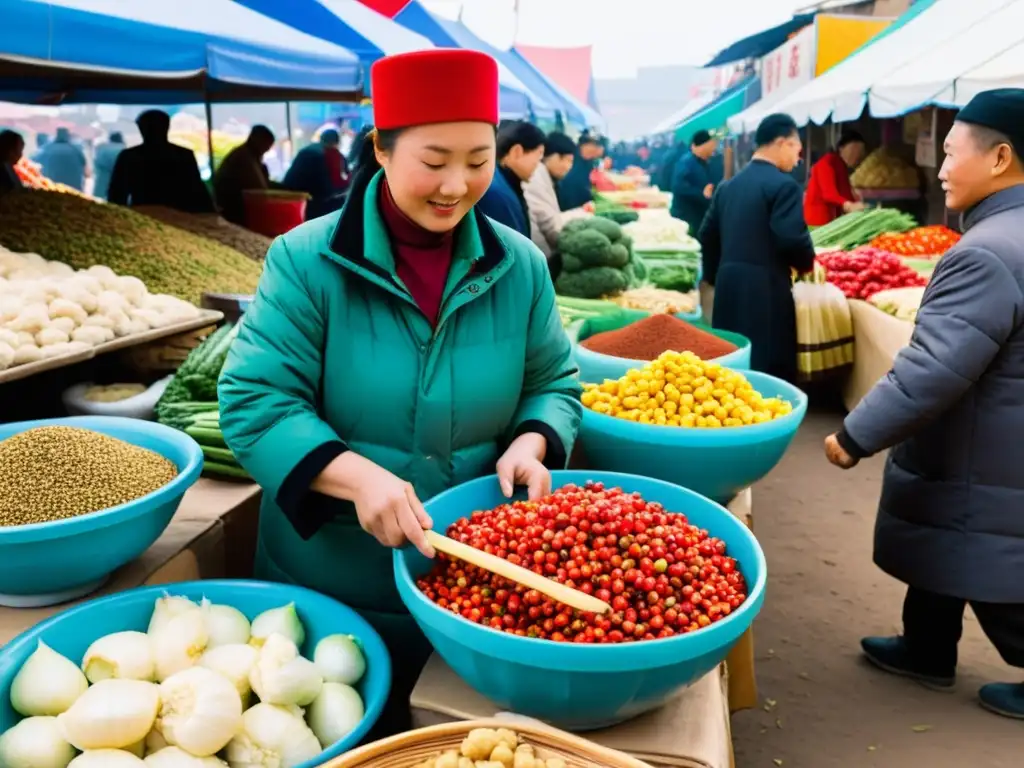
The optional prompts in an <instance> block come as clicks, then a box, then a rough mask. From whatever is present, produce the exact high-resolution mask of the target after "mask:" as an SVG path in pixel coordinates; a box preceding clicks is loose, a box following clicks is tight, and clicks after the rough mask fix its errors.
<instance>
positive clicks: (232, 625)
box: [200, 598, 250, 648]
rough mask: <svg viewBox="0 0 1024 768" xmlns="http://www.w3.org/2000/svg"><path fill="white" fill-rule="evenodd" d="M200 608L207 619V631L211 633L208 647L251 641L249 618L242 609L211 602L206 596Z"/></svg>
mask: <svg viewBox="0 0 1024 768" xmlns="http://www.w3.org/2000/svg"><path fill="white" fill-rule="evenodd" d="M200 608H201V609H202V611H203V617H204V618H205V619H206V632H207V634H208V635H209V641H208V642H207V644H206V647H207V648H216V647H218V646H221V645H233V644H235V643H248V642H249V635H250V631H249V620H248V619H247V618H245V614H244V613H242V612H241V611H240V610H238V609H237V608H233V607H232V606H230V605H217V604H216V603H211V602H210V601H209V600H206V599H205V598H204V599H203V601H202V603H201V604H200Z"/></svg>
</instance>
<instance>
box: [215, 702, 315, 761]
mask: <svg viewBox="0 0 1024 768" xmlns="http://www.w3.org/2000/svg"><path fill="white" fill-rule="evenodd" d="M242 722H243V730H242V732H241V733H240V734H238V735H237V736H235V738H233V739H232V740H231V742H230V743H229V744H228V748H227V752H226V753H225V755H226V757H227V759H228V763H229V764H231V765H238V766H244V767H245V768H294V766H296V765H301V764H302V763H304V762H306V761H307V760H312V759H313V758H315V757H317V755H319V754H320V752H321V751H322V750H321V748H320V742H319V741H317V739H316V736H315V735H314V734H313V731H311V730H310V729H309V726H307V725H306V724H305V723H304V722H303V721H302V718H301V717H296V716H295V715H294V714H292V713H291V712H289V711H288V710H287V709H285V708H284V707H276V706H274V705H273V704H257V705H256V706H255V707H253V708H252V709H249V710H247V711H246V712H245V714H244V715H242Z"/></svg>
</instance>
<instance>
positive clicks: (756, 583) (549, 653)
mask: <svg viewBox="0 0 1024 768" xmlns="http://www.w3.org/2000/svg"><path fill="white" fill-rule="evenodd" d="M551 474H552V479H551V482H552V486H553V487H555V488H558V487H561V486H563V485H566V484H568V483H576V484H578V485H582V484H584V483H586V482H587V481H588V480H594V481H599V482H603V483H605V485H606V486H609V487H613V486H619V487H621V488H623V489H624V490H626V491H629V492H632V491H639V492H640V494H641V495H643V497H644V498H645V499H647V500H648V501H657V502H660V503H662V504H664V505H665V508H666V509H668V510H670V511H673V512H683V513H685V514H686V516H687V517H688V518H689V520H690V522H692V523H693V524H694V525H699V526H700V527H701V528H706V529H707V530H708V531H710V532H711V534H712V535H714V536H719V537H721V538H722V539H723V540H724V541H725V542H726V544H727V546H728V552H729V554H730V555H731V556H733V557H735V558H736V559H737V561H738V564H739V567H740V571H741V573H743V576H744V578H745V579H746V580H747V587H748V590H749V593H748V597H747V600H746V601H745V602H744V603H743V605H741V606H740V607H739V609H737V610H736V611H734V612H733V613H732V614H730V615H729V616H728V617H726V618H725V619H723V620H722V621H719V622H716V623H715V624H712V625H711V626H709V627H707V628H705V629H702V630H700V631H699V632H694V633H692V634H689V635H679V636H676V637H670V638H665V639H663V640H651V641H649V642H642V643H628V644H622V645H576V644H571V643H554V642H550V641H547V640H538V639H534V638H526V637H517V636H515V635H510V634H507V633H504V632H499V631H497V630H493V629H490V628H489V627H482V626H479V625H477V624H472V623H470V622H468V621H466V620H465V619H463V618H462V617H461V616H456V615H455V614H453V613H451V612H450V611H446V610H444V609H442V608H439V607H438V606H436V605H435V604H434V603H432V602H430V600H428V599H427V598H426V596H425V595H424V594H423V593H422V592H420V590H419V589H418V588H417V587H416V582H415V580H416V578H418V577H419V576H422V575H424V574H425V573H427V572H428V571H429V570H430V566H431V561H429V560H427V558H425V557H423V555H421V554H419V552H417V551H416V550H415V549H412V548H409V547H406V548H405V549H402V550H396V551H395V553H394V563H395V580H396V582H397V584H398V592H399V594H400V595H401V596H402V600H403V602H404V603H405V605H406V607H407V608H408V609H409V612H410V613H411V614H412V616H413V618H414V619H415V620H416V623H417V624H419V626H420V629H421V630H423V633H424V634H425V635H426V636H427V638H428V639H429V640H430V642H431V643H432V644H433V646H434V649H435V650H436V651H437V652H438V653H439V654H440V655H441V657H442V658H443V659H444V660H445V662H446V663H447V664H448V666H450V667H451V668H452V669H453V670H454V671H455V673H456V674H458V675H459V677H461V678H462V679H463V680H465V681H466V682H467V683H468V684H469V685H470V686H472V687H473V688H474V689H476V690H477V691H478V692H480V693H481V694H483V695H484V696H486V697H487V698H489V699H490V700H491V701H493V702H495V703H496V704H498V705H499V706H500V707H502V708H504V709H506V710H509V711H511V712H515V713H517V714H521V715H527V716H530V717H535V718H538V719H540V720H544V721H546V722H548V723H551V724H553V725H556V726H558V727H560V728H564V729H567V730H572V731H586V730H593V729H596V728H605V727H607V726H611V725H615V724H616V723H620V722H622V721H624V720H628V719H629V718H631V717H635V716H637V715H639V714H642V713H643V712H647V711H649V710H652V709H656V708H657V707H660V706H661V705H662V704H664V703H665V702H666V701H668V700H669V699H670V698H672V696H674V695H675V694H677V693H678V692H679V691H681V690H682V689H684V688H686V687H687V686H689V685H692V684H693V683H694V682H696V681H697V680H699V679H700V678H702V677H703V676H704V675H706V674H707V673H708V672H710V671H711V670H713V669H715V668H716V667H717V666H718V664H720V663H721V662H722V660H723V659H725V657H726V656H727V655H728V653H729V651H730V649H731V648H732V647H733V645H735V644H736V642H737V640H739V638H740V636H741V635H742V634H743V633H744V632H745V631H746V630H747V628H748V627H749V626H750V624H751V623H752V622H753V620H754V617H755V616H757V614H758V612H759V611H760V610H761V605H762V603H763V602H764V590H765V583H766V574H767V569H766V563H765V559H764V554H763V553H762V551H761V547H760V545H759V544H758V543H757V539H755V538H754V535H753V534H752V533H751V532H750V531H749V530H748V529H747V527H746V526H745V525H744V524H743V523H742V522H740V520H738V519H737V518H736V517H734V516H733V515H732V514H731V513H730V512H729V511H728V510H727V509H725V508H724V507H722V506H720V505H719V504H716V503H715V502H713V501H710V500H708V499H705V498H703V497H701V496H699V495H697V494H696V493H694V492H692V491H688V490H686V489H685V488H680V487H679V486H677V485H672V484H671V483H665V482H662V481H661V480H653V479H650V478H646V477H637V476H634V475H623V474H616V473H612V472H578V471H557V472H552V473H551ZM520 498H521V497H520ZM506 501H507V499H505V497H504V496H503V494H502V492H501V489H500V488H499V487H498V480H497V478H495V477H483V478H479V479H477V480H473V481H471V482H468V483H465V484H464V485H460V486H458V487H456V488H453V489H451V490H449V491H446V492H444V493H442V494H440V495H438V496H435V497H434V498H433V499H431V500H430V501H429V502H427V504H426V509H427V512H428V513H430V516H431V517H432V518H433V520H434V525H435V527H436V528H437V530H439V531H443V530H445V529H447V527H448V526H449V525H451V524H452V523H454V522H455V521H456V520H457V519H459V518H460V517H465V516H467V515H469V514H471V513H472V512H474V511H475V510H480V509H491V508H493V507H496V506H497V505H499V504H502V503H504V502H506Z"/></svg>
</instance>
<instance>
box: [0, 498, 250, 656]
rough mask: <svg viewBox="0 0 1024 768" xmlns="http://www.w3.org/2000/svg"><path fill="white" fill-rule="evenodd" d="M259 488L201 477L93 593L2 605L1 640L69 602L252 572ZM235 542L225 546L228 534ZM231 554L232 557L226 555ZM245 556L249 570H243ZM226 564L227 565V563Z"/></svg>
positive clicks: (17, 633)
mask: <svg viewBox="0 0 1024 768" xmlns="http://www.w3.org/2000/svg"><path fill="white" fill-rule="evenodd" d="M259 496H260V489H259V486H257V485H255V484H254V483H236V482H230V483H229V482H221V481H218V480H209V479H206V478H201V479H200V480H199V482H197V483H196V484H195V485H194V486H192V488H190V489H189V491H188V492H187V493H186V494H185V498H184V499H182V502H181V506H180V507H179V508H178V512H177V513H176V514H175V516H174V519H173V520H171V524H170V525H168V526H167V528H166V529H165V530H164V532H163V534H162V535H161V536H160V538H159V539H157V540H156V542H154V543H153V545H152V546H151V547H150V548H149V549H147V550H146V551H145V552H144V553H143V554H142V556H141V557H140V558H138V559H137V560H135V561H133V562H131V563H128V564H127V565H125V566H123V567H122V568H120V569H119V570H118V571H116V572H115V573H114V574H113V575H112V576H111V577H110V579H109V580H108V581H107V583H106V584H105V585H104V586H103V587H102V588H101V589H100V590H98V591H97V592H96V593H94V594H92V595H89V596H88V597H85V598H82V600H78V601H75V602H72V603H65V604H63V605H54V606H49V607H46V608H0V644H4V643H7V642H9V641H10V640H11V639H13V638H14V637H16V636H17V635H19V634H21V633H22V632H24V631H25V630H27V629H29V628H31V627H33V626H35V625H36V624H38V623H39V622H40V621H43V620H44V619H47V618H49V617H50V616H53V615H54V614H57V613H60V612H61V611H63V610H65V609H67V608H70V607H71V606H73V605H75V604H77V603H79V602H85V601H86V600H92V599H94V598H97V597H102V596H104V595H112V594H115V593H117V592H123V591H125V590H127V589H133V588H135V587H140V586H151V585H156V584H174V583H177V582H182V581H194V580H197V579H218V578H242V577H245V576H247V575H249V574H251V573H252V552H254V551H255V550H254V549H253V550H252V551H250V552H249V554H248V555H247V556H246V554H245V553H244V552H243V551H242V550H243V549H244V547H245V542H246V541H247V540H249V539H247V538H246V536H247V534H246V532H247V531H252V534H251V538H254V536H255V530H256V522H257V519H258V510H259ZM229 530H230V531H231V534H230V536H232V537H233V536H235V535H236V533H237V534H238V536H239V540H238V541H237V542H236V541H231V544H230V545H229V544H228V541H229V534H228V533H227V532H228V531H229ZM229 553H230V557H229ZM246 559H247V560H248V564H249V566H248V571H246V572H243V573H238V572H235V571H236V570H238V569H243V570H244V568H243V564H244V563H245V562H246ZM229 566H230V567H229Z"/></svg>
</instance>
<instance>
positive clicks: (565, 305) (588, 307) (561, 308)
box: [555, 296, 620, 328]
mask: <svg viewBox="0 0 1024 768" xmlns="http://www.w3.org/2000/svg"><path fill="white" fill-rule="evenodd" d="M555 303H556V304H557V305H558V314H559V315H560V316H561V318H562V326H563V327H566V328H567V327H569V326H570V325H572V324H573V323H578V322H581V321H583V320H589V319H590V318H592V317H601V316H602V315H614V314H617V313H618V312H619V311H620V308H619V307H618V306H617V305H615V304H613V303H612V302H610V301H606V300H604V299H574V298H572V297H571V296H556V297H555Z"/></svg>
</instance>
